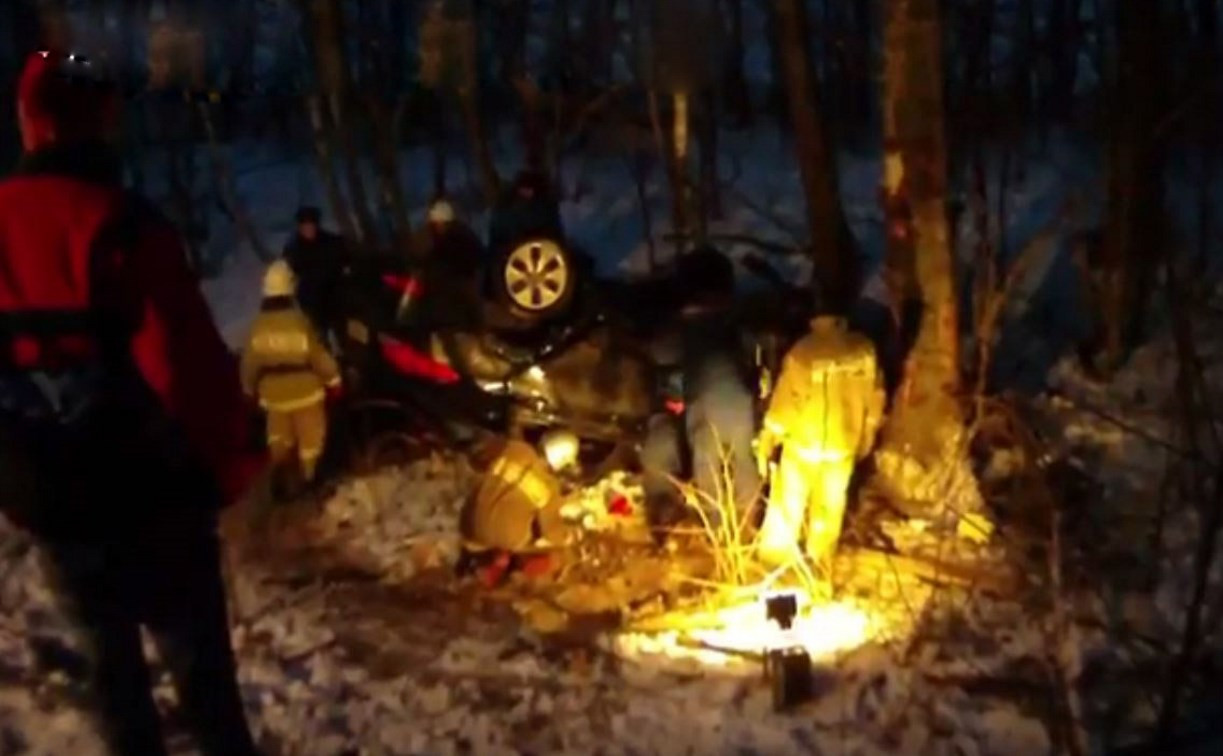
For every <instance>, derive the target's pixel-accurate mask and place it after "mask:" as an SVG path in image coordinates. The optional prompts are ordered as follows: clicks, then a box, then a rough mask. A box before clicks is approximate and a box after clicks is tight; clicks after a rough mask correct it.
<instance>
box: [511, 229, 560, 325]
mask: <svg viewBox="0 0 1223 756" xmlns="http://www.w3.org/2000/svg"><path fill="white" fill-rule="evenodd" d="M577 278H578V276H577V268H576V266H575V265H574V261H573V257H572V256H571V255H570V254H569V252H568V251H567V250H565V248H564V247H562V246H561V245H560V244H558V243H556V242H554V241H551V240H549V239H535V240H531V241H527V242H523V243H522V244H519V245H518V246H516V247H514V248H513V249H511V250H510V251H509V252H508V253H507V254H506V255H505V257H504V259H503V260H502V263H501V266H500V270H499V272H498V275H496V276H495V279H496V280H495V282H494V283H495V285H496V292H497V298H498V299H499V300H500V301H501V303H502V304H504V305H506V306H507V308H508V309H509V311H510V312H511V313H512V314H513V315H514V316H515V318H517V319H519V320H523V321H526V322H539V321H542V320H549V319H551V318H554V317H557V316H559V315H562V314H564V313H565V312H566V311H567V310H568V309H569V305H570V304H571V303H572V301H573V297H574V294H575V292H576V291H577V284H578V281H577Z"/></svg>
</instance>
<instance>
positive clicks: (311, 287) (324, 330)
mask: <svg viewBox="0 0 1223 756" xmlns="http://www.w3.org/2000/svg"><path fill="white" fill-rule="evenodd" d="M284 260H285V261H286V262H288V263H289V267H290V268H292V269H293V275H295V276H296V277H297V282H298V283H297V301H298V302H299V303H300V304H301V309H302V311H303V312H305V313H306V315H307V316H309V318H310V321H311V322H312V323H313V324H314V328H315V330H316V331H317V332H318V333H319V334H320V335H321V336H322V337H323V338H324V339H331V338H332V337H333V336H337V335H338V334H337V331H338V328H339V324H338V323H337V318H338V316H339V296H340V289H341V286H342V283H343V279H344V273H345V271H346V270H347V268H348V249H347V246H346V244H345V242H344V238H343V237H342V236H340V235H338V234H333V233H331V232H330V231H324V230H323V228H322V227H321V226H320V213H319V209H318V208H317V207H302V208H300V209H299V210H298V211H297V230H296V232H295V233H294V235H293V238H292V239H290V240H289V243H288V244H287V245H285V250H284Z"/></svg>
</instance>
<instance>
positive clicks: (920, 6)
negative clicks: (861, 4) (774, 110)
mask: <svg viewBox="0 0 1223 756" xmlns="http://www.w3.org/2000/svg"><path fill="white" fill-rule="evenodd" d="M884 51H885V56H884V73H883V128H884V196H885V212H886V217H887V228H888V250H887V251H888V257H889V265H890V268H891V269H892V270H894V271H896V272H897V273H898V274H899V277H900V278H901V279H902V280H903V281H904V288H905V289H907V291H905V292H904V294H905V295H915V296H917V297H918V298H919V299H920V302H921V322H920V325H919V327H918V331H917V337H916V341H915V343H914V345H913V348H912V350H911V351H910V353H909V355H908V357H907V359H906V363H905V370H904V378H903V380H902V384H901V387H900V389H899V391H898V392H897V396H896V397H895V400H894V402H893V408H892V413H891V415H890V417H889V418H888V423H887V425H886V427H885V429H884V434H883V448H882V449H881V451H880V453H879V454H878V455H877V459H876V461H877V466H878V467H879V470H880V472H881V474H882V477H883V479H884V480H885V481H886V482H887V484H888V485H889V487H890V489H891V491H892V493H893V495H894V497H895V498H896V499H897V503H898V504H900V505H901V506H904V505H906V504H907V505H908V506H909V507H911V508H912V509H911V511H916V512H922V511H926V512H929V511H930V510H931V509H937V508H938V507H940V506H945V505H946V504H948V503H949V502H948V499H951V498H952V496H951V495H950V492H949V486H951V485H952V483H951V481H952V480H955V482H956V483H957V484H959V483H963V484H964V485H965V486H967V485H973V486H974V488H973V490H972V491H963V493H964V495H965V496H973V494H976V496H975V497H974V498H979V493H977V492H976V489H975V483H972V482H970V477H971V471H970V470H969V479H963V480H961V479H958V478H957V477H956V476H957V475H958V474H959V473H960V472H961V471H963V470H965V469H966V461H965V453H964V452H965V449H966V447H965V446H964V438H963V436H964V423H963V417H962V413H961V411H960V408H959V405H958V402H957V395H958V392H959V387H960V372H959V343H958V339H959V335H958V328H957V320H958V315H957V306H956V292H955V282H954V274H953V270H954V268H953V260H952V253H951V240H950V234H949V232H948V218H947V164H946V163H947V157H946V153H947V148H946V139H945V135H944V110H943V82H944V78H943V63H942V28H941V22H940V13H939V0H887V1H886V2H885V21H884Z"/></svg>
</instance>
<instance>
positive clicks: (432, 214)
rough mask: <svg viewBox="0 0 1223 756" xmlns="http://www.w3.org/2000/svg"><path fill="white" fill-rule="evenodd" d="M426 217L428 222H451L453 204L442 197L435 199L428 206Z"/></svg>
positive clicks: (452, 218)
mask: <svg viewBox="0 0 1223 756" xmlns="http://www.w3.org/2000/svg"><path fill="white" fill-rule="evenodd" d="M427 217H428V219H429V222H430V223H453V222H454V206H453V205H451V204H450V203H449V202H447V201H446V200H444V199H440V200H437V201H436V202H434V203H433V204H432V205H430V206H429V213H428V216H427Z"/></svg>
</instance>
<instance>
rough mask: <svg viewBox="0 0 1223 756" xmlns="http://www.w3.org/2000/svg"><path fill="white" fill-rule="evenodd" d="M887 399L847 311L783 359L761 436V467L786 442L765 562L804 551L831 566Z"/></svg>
mask: <svg viewBox="0 0 1223 756" xmlns="http://www.w3.org/2000/svg"><path fill="white" fill-rule="evenodd" d="M883 405H884V390H883V376H882V373H881V372H880V371H879V368H878V365H877V363H876V359H875V350H874V347H873V346H872V344H871V342H870V341H869V340H868V339H867V338H866V337H864V336H861V335H859V334H856V333H852V332H850V331H849V330H848V328H847V326H846V323H845V320H844V319H842V318H834V317H819V318H816V319H815V320H813V321H812V322H811V332H810V333H809V334H807V335H806V336H805V337H803V338H802V339H801V340H800V341H799V342H798V343H797V344H795V345H794V347H793V348H792V349H791V350H790V351H789V352H788V353H787V354H786V356H785V359H784V360H783V362H782V368H781V374H780V376H779V377H778V380H777V387H776V390H775V391H774V392H773V395H772V397H771V399H770V400H769V407H768V411H767V412H766V414H765V418H764V428H763V430H762V431H761V434H760V437H759V439H758V440H757V450H756V452H757V461H758V464H759V465H760V467H761V471H762V472H766V473H767V472H768V470H769V468H770V466H771V463H770V460H771V459H772V458H773V455H774V452H775V451H776V450H777V448H778V447H780V448H781V456H780V462H779V463H778V464H777V467H776V469H775V470H773V474H772V493H771V496H770V500H769V505H768V510H767V512H766V513H765V518H764V523H763V525H762V526H761V531H760V536H759V538H760V540H759V542H758V544H759V553H760V555H761V558H762V559H763V560H764V561H765V562H767V563H769V564H772V565H774V566H781V565H785V564H789V563H792V562H793V561H795V560H797V559H800V558H801V556H802V555H803V554H804V553H805V555H806V556H807V558H808V559H810V560H811V561H812V562H813V563H814V564H816V565H817V566H819V567H822V568H827V567H828V566H829V561H830V559H831V557H832V555H833V552H834V550H835V548H836V544H837V540H838V539H839V538H840V535H841V524H842V519H843V517H844V514H845V505H846V494H847V492H848V489H849V479H850V476H851V475H852V473H853V470H854V466H855V465H856V464H857V462H858V461H859V460H861V459H862V458H864V457H865V456H866V455H867V454H868V453H869V452H870V449H871V446H872V445H873V444H874V439H875V433H876V431H877V430H878V428H879V423H880V421H881V419H882V415H883ZM800 544H802V546H801V548H800Z"/></svg>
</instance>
